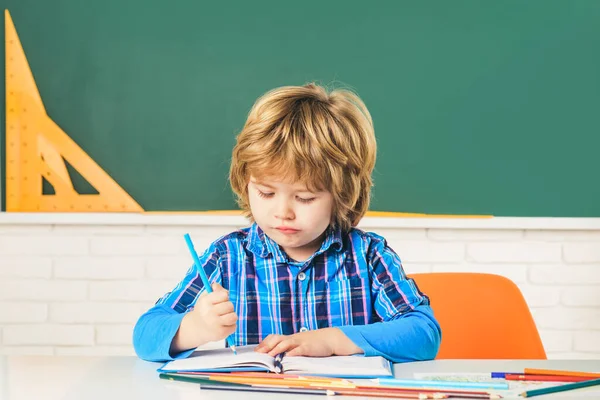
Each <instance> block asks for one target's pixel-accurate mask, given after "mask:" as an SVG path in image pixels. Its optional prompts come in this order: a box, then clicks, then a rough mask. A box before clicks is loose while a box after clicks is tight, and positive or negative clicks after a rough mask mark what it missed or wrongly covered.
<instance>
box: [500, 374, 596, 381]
mask: <svg viewBox="0 0 600 400" xmlns="http://www.w3.org/2000/svg"><path fill="white" fill-rule="evenodd" d="M504 379H506V380H507V381H548V382H582V381H589V380H592V379H594V378H590V377H585V376H568V375H534V374H523V375H521V374H506V375H505V376H504Z"/></svg>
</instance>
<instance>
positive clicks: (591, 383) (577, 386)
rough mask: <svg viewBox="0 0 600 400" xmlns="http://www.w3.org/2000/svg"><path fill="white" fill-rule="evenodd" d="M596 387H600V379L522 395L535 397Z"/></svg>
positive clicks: (532, 391) (537, 390) (535, 390)
mask: <svg viewBox="0 0 600 400" xmlns="http://www.w3.org/2000/svg"><path fill="white" fill-rule="evenodd" d="M595 385H600V379H592V380H589V381H582V382H575V383H567V384H566V385H558V386H552V387H549V388H544V389H534V390H528V391H526V392H523V393H521V396H523V397H533V396H539V395H541V394H548V393H556V392H564V391H565V390H573V389H580V388H584V387H588V386H595Z"/></svg>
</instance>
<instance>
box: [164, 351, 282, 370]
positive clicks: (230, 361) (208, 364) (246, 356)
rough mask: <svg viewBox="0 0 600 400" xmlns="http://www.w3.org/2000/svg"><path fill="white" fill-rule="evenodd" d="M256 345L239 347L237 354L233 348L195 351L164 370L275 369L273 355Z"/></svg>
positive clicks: (165, 366)
mask: <svg viewBox="0 0 600 400" xmlns="http://www.w3.org/2000/svg"><path fill="white" fill-rule="evenodd" d="M255 347H256V346H240V347H237V348H236V349H237V355H235V354H233V352H232V351H231V349H211V350H199V351H195V352H194V353H192V355H190V356H189V357H188V358H183V359H179V360H174V361H170V362H168V363H167V364H165V365H164V366H163V367H162V368H161V370H163V371H208V370H213V369H216V368H236V367H237V368H239V367H262V368H264V369H268V370H273V368H274V366H273V357H271V356H270V355H268V354H264V353H257V352H255V351H254V348H255Z"/></svg>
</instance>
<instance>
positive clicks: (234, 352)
mask: <svg viewBox="0 0 600 400" xmlns="http://www.w3.org/2000/svg"><path fill="white" fill-rule="evenodd" d="M229 347H230V348H231V350H232V351H233V354H235V355H236V356H237V350H236V349H235V346H229Z"/></svg>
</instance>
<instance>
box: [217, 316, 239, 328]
mask: <svg viewBox="0 0 600 400" xmlns="http://www.w3.org/2000/svg"><path fill="white" fill-rule="evenodd" d="M237 320H238V317H237V315H236V314H235V313H229V314H225V315H222V316H220V317H219V321H220V322H221V324H222V325H223V326H235V325H236V324H237Z"/></svg>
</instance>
